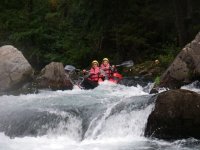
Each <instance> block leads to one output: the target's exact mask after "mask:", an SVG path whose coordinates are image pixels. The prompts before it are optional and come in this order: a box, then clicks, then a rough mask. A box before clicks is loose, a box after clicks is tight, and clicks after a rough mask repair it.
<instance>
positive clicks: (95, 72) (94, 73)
mask: <svg viewBox="0 0 200 150" xmlns="http://www.w3.org/2000/svg"><path fill="white" fill-rule="evenodd" d="M99 73H100V69H99V67H96V68H93V67H92V68H91V69H90V77H89V79H90V80H92V81H95V82H98V80H99Z"/></svg>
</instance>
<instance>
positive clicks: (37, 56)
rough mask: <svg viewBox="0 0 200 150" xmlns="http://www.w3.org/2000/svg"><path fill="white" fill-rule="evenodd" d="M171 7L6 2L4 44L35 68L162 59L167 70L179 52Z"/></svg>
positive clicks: (137, 2) (137, 0)
mask: <svg viewBox="0 0 200 150" xmlns="http://www.w3.org/2000/svg"><path fill="white" fill-rule="evenodd" d="M184 1H185V0H184ZM191 2H192V8H193V9H192V10H193V13H192V14H191V15H190V17H191V18H189V19H191V20H190V24H189V25H188V31H187V32H188V33H190V37H189V38H188V39H191V38H193V37H194V35H195V34H196V33H197V32H198V31H199V30H200V26H199V23H200V22H199V20H200V19H198V18H199V14H200V11H199V9H198V7H197V6H199V4H200V2H199V1H197V0H194V1H191ZM173 5H174V3H172V2H170V1H168V0H166V1H152V0H146V1H141V0H123V1H121V0H115V1H114V0H95V1H94V0H84V1H83V0H18V1H16V0H9V1H8V0H2V1H1V2H0V9H1V12H0V44H1V45H3V44H13V45H14V46H16V47H18V48H19V49H20V50H22V52H23V53H24V55H25V56H26V57H27V58H28V60H29V61H30V63H31V64H32V65H33V66H34V67H36V68H41V67H43V65H45V64H47V63H49V62H51V61H61V62H63V63H64V64H73V65H76V66H77V67H87V66H88V65H89V64H90V62H91V61H92V60H93V59H98V60H101V59H102V57H109V58H110V59H111V61H112V63H119V62H121V61H124V60H128V59H133V60H134V62H135V63H137V62H141V61H143V60H150V59H153V60H154V59H155V58H159V59H160V61H161V65H163V66H167V65H168V64H169V63H170V62H171V61H172V59H173V58H174V56H175V55H176V54H177V52H178V50H179V49H177V45H178V42H177V41H178V40H177V37H178V32H177V31H178V30H177V29H178V28H177V27H176V26H175V22H176V18H175V15H176V14H175V11H174V10H173V9H171V8H174V6H173ZM186 19H188V18H186Z"/></svg>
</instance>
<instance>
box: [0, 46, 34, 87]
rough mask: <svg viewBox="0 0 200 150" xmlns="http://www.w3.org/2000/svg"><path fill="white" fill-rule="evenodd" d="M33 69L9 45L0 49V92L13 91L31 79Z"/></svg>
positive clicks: (20, 54)
mask: <svg viewBox="0 0 200 150" xmlns="http://www.w3.org/2000/svg"><path fill="white" fill-rule="evenodd" d="M32 75H33V68H32V67H31V65H30V64H29V62H28V61H27V60H26V58H25V57H24V56H23V54H22V53H21V52H20V51H19V50H18V49H16V48H15V47H13V46H11V45H6V46H2V47H0V91H8V90H15V89H18V88H19V87H20V86H22V85H23V84H24V83H26V82H29V81H30V80H31V79H32Z"/></svg>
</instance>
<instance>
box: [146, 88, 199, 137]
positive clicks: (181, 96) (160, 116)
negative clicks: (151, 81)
mask: <svg viewBox="0 0 200 150" xmlns="http://www.w3.org/2000/svg"><path fill="white" fill-rule="evenodd" d="M199 114H200V94H197V93H195V92H192V91H188V90H183V89H179V90H169V91H166V92H163V93H161V94H159V95H158V97H157V99H156V104H155V109H154V110H153V112H152V113H151V114H150V116H149V118H148V122H147V126H146V130H145V135H146V136H148V137H149V136H151V137H156V138H161V139H167V140H171V139H180V138H189V137H194V138H198V139H200V134H199V133H200V115H199Z"/></svg>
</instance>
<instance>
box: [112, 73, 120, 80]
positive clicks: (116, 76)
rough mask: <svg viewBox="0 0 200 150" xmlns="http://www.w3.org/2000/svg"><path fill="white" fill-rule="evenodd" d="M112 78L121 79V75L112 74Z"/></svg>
mask: <svg viewBox="0 0 200 150" xmlns="http://www.w3.org/2000/svg"><path fill="white" fill-rule="evenodd" d="M113 77H115V78H118V79H122V75H121V74H119V73H113Z"/></svg>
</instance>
